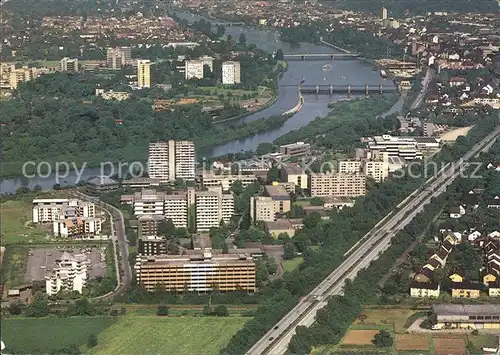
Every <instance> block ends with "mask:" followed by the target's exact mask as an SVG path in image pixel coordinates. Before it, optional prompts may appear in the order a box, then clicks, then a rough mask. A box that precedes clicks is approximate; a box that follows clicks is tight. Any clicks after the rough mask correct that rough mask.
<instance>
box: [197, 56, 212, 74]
mask: <svg viewBox="0 0 500 355" xmlns="http://www.w3.org/2000/svg"><path fill="white" fill-rule="evenodd" d="M200 60H201V62H202V63H203V65H204V66H205V65H208V67H209V68H210V71H212V72H213V71H214V58H213V57H210V56H208V55H204V56H203V57H200Z"/></svg>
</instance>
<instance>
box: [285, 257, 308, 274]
mask: <svg viewBox="0 0 500 355" xmlns="http://www.w3.org/2000/svg"><path fill="white" fill-rule="evenodd" d="M303 262H304V258H303V257H302V256H297V257H296V258H293V259H291V260H284V261H283V270H285V271H293V270H295V269H296V268H297V266H299V265H300V264H302V263H303Z"/></svg>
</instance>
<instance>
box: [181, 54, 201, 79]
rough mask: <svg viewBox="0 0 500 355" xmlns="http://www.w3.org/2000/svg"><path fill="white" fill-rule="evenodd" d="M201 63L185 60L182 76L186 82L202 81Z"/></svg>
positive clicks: (199, 61)
mask: <svg viewBox="0 0 500 355" xmlns="http://www.w3.org/2000/svg"><path fill="white" fill-rule="evenodd" d="M203 65H204V63H203V61H202V60H194V59H193V60H186V62H185V69H184V75H185V78H186V80H189V79H203V74H204V73H203V71H204V70H203Z"/></svg>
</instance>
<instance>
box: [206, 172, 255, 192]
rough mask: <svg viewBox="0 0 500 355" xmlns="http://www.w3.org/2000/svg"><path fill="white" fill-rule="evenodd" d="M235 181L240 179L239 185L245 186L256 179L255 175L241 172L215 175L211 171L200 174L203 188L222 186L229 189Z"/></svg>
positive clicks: (226, 189)
mask: <svg viewBox="0 0 500 355" xmlns="http://www.w3.org/2000/svg"><path fill="white" fill-rule="evenodd" d="M235 181H241V185H242V186H243V187H247V186H249V185H252V184H253V183H255V182H256V181H257V176H255V175H243V174H241V175H240V174H234V175H224V174H221V175H215V174H212V173H204V174H202V175H201V184H202V186H203V187H204V188H210V187H219V186H222V189H223V190H224V191H229V189H230V188H231V186H232V184H233V182H235Z"/></svg>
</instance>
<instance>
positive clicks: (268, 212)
mask: <svg viewBox="0 0 500 355" xmlns="http://www.w3.org/2000/svg"><path fill="white" fill-rule="evenodd" d="M264 195H265V196H255V197H251V198H250V219H251V220H252V221H253V222H255V221H274V220H275V219H276V215H282V214H284V213H287V212H289V211H290V209H291V204H292V202H291V198H290V195H289V193H288V192H287V190H286V189H285V187H284V186H283V185H281V184H275V185H266V186H265V187H264Z"/></svg>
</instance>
